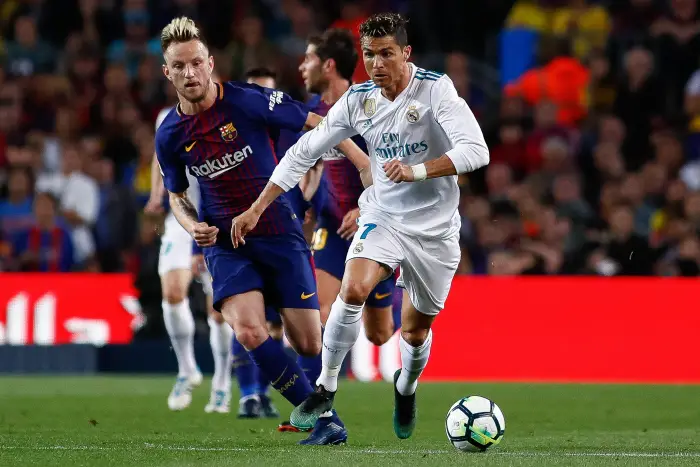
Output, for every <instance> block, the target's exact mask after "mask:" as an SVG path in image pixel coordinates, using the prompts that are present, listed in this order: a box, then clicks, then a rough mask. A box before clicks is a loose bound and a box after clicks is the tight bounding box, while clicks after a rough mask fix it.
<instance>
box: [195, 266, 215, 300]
mask: <svg viewBox="0 0 700 467" xmlns="http://www.w3.org/2000/svg"><path fill="white" fill-rule="evenodd" d="M197 280H198V281H199V282H200V283H201V284H202V290H203V291H204V293H205V294H206V295H207V296H209V297H213V296H214V286H213V284H212V280H211V274H209V271H206V270H205V271H203V272H201V273H199V277H198V278H197Z"/></svg>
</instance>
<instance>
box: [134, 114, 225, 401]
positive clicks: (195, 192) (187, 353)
mask: <svg viewBox="0 0 700 467" xmlns="http://www.w3.org/2000/svg"><path fill="white" fill-rule="evenodd" d="M172 109H173V107H168V108H165V109H163V110H161V111H160V113H159V114H158V117H157V118H156V131H157V130H158V127H159V126H160V125H161V123H162V122H163V120H164V119H165V117H166V116H167V115H168V114H169V113H170V111H171V110H172ZM186 175H187V178H188V181H189V182H190V187H189V189H188V196H189V197H190V199H191V200H192V201H193V203H194V204H196V205H198V204H199V201H198V200H199V188H198V186H197V180H196V179H195V178H194V177H193V176H192V175H190V174H186ZM164 201H165V187H164V186H163V178H162V176H161V173H160V167H159V166H158V159H157V157H155V156H154V157H153V163H152V166H151V195H150V198H149V200H148V203H147V205H146V208H145V211H146V213H148V214H161V213H162V212H163V211H164ZM191 245H192V238H191V237H190V236H189V234H188V233H187V232H186V231H185V230H184V229H183V228H182V226H181V225H180V224H179V223H178V222H177V220H176V219H175V216H174V215H173V213H172V211H169V212H168V213H167V214H166V216H165V222H164V232H163V236H162V237H161V248H160V252H159V257H158V274H159V275H160V278H161V287H162V291H163V304H162V305H163V322H164V323H165V329H166V331H167V333H168V337H170V342H171V344H172V348H173V350H174V353H175V357H176V358H177V363H178V375H177V378H176V380H175V385H174V386H173V389H172V390H171V391H170V394H169V395H168V407H169V408H170V409H171V410H183V409H185V408H187V407H189V405H190V403H191V401H192V395H191V392H192V389H193V388H195V387H196V386H198V385H199V384H200V383H201V381H202V374H201V372H200V371H199V368H198V366H197V362H196V361H195V356H194V331H195V324H194V319H193V317H192V312H191V310H190V306H189V300H188V298H187V293H188V289H189V286H190V282H191V281H192V278H193V277H195V278H198V280H199V281H200V282H201V283H202V288H203V290H204V294H205V297H206V303H207V310H208V314H209V316H208V319H207V321H208V323H209V343H210V345H211V350H212V355H213V358H214V375H213V377H212V387H211V396H210V400H209V403H208V404H207V405H206V406H205V407H204V411H205V412H207V413H228V412H229V400H230V398H231V359H232V355H231V346H230V341H231V336H232V334H233V330H232V329H231V327H230V326H229V325H228V324H227V323H226V322H225V321H224V319H223V317H222V316H221V314H220V313H217V312H215V311H213V309H212V292H213V291H212V288H211V277H210V276H209V273H208V272H207V271H206V266H204V261H203V256H202V254H201V250H197V249H193V248H192V247H191Z"/></svg>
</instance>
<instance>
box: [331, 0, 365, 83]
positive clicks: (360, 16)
mask: <svg viewBox="0 0 700 467" xmlns="http://www.w3.org/2000/svg"><path fill="white" fill-rule="evenodd" d="M367 16H368V15H367V12H365V11H364V8H363V6H362V3H361V2H356V1H352V0H343V1H342V2H341V7H340V18H338V19H337V20H336V21H334V22H333V23H332V24H331V26H330V27H331V28H338V29H347V30H348V31H350V32H352V33H353V35H354V36H355V40H356V44H357V66H356V67H355V72H354V73H353V74H352V82H353V83H363V82H365V81H367V80H368V79H369V75H367V71H366V70H365V66H364V63H363V61H362V48H361V47H360V24H362V22H363V21H364V20H365V19H367Z"/></svg>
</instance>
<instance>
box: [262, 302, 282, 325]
mask: <svg viewBox="0 0 700 467" xmlns="http://www.w3.org/2000/svg"><path fill="white" fill-rule="evenodd" d="M265 321H267V322H268V323H272V324H280V325H281V324H282V316H281V315H280V313H279V311H278V310H277V309H276V308H274V307H271V306H265Z"/></svg>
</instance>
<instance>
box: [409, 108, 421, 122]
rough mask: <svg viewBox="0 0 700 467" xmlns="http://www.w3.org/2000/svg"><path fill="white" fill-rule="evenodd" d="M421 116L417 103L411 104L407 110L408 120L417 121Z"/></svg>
mask: <svg viewBox="0 0 700 467" xmlns="http://www.w3.org/2000/svg"><path fill="white" fill-rule="evenodd" d="M419 118H420V114H419V113H418V110H417V109H416V106H415V105H412V106H410V107H409V108H408V112H406V120H408V122H409V123H416V122H417V121H418V119H419Z"/></svg>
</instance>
